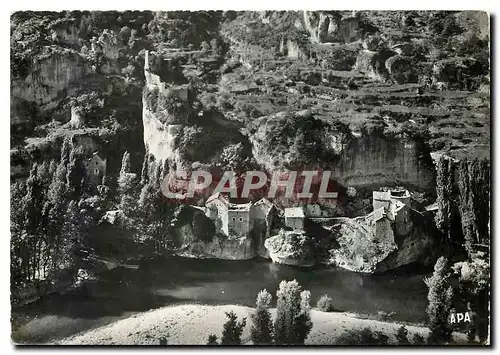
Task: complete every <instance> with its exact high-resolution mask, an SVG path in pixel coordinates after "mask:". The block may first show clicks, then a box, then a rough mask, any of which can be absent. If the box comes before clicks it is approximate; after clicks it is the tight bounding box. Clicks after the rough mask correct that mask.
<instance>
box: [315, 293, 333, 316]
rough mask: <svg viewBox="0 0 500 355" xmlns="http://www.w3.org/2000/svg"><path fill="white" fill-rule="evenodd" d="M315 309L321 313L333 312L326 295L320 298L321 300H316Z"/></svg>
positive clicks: (331, 304)
mask: <svg viewBox="0 0 500 355" xmlns="http://www.w3.org/2000/svg"><path fill="white" fill-rule="evenodd" d="M316 307H317V308H318V309H319V310H320V311H323V312H333V311H334V307H333V300H332V298H331V297H330V296H328V295H323V296H321V298H320V299H319V300H318V303H317V304H316Z"/></svg>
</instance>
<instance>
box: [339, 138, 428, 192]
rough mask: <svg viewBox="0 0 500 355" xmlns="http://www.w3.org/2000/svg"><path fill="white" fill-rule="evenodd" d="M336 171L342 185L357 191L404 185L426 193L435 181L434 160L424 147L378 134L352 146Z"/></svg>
mask: <svg viewBox="0 0 500 355" xmlns="http://www.w3.org/2000/svg"><path fill="white" fill-rule="evenodd" d="M335 171H336V172H337V173H336V177H337V179H338V181H339V182H340V183H342V184H343V185H345V186H354V187H357V186H370V185H380V186H384V185H394V184H401V185H411V186H414V187H417V188H418V189H421V190H423V191H427V190H429V189H433V186H434V181H435V173H434V167H433V165H432V159H431V157H430V154H429V153H428V152H426V149H425V146H424V145H423V144H422V143H420V142H419V141H418V140H415V139H412V138H405V137H400V138H387V137H383V136H378V135H376V134H373V135H368V136H361V137H359V138H355V139H353V140H352V141H351V142H349V144H348V145H347V146H346V147H345V149H344V150H343V151H342V153H341V159H340V162H339V164H338V165H337V167H336V169H335Z"/></svg>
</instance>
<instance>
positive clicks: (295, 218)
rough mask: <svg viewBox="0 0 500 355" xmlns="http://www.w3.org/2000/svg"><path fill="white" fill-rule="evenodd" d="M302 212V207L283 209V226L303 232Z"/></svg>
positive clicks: (303, 216)
mask: <svg viewBox="0 0 500 355" xmlns="http://www.w3.org/2000/svg"><path fill="white" fill-rule="evenodd" d="M304 219H305V215H304V210H303V208H302V207H290V208H285V225H286V226H287V227H288V228H291V229H293V230H297V231H302V230H304Z"/></svg>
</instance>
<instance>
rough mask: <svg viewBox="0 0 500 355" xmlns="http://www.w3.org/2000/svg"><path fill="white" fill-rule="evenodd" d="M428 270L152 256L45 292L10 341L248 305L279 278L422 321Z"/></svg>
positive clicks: (349, 306) (340, 302)
mask: <svg viewBox="0 0 500 355" xmlns="http://www.w3.org/2000/svg"><path fill="white" fill-rule="evenodd" d="M427 275H428V272H423V271H418V270H417V271H416V270H415V269H413V270H412V272H408V271H405V270H398V271H397V272H388V273H384V274H381V275H362V274H357V273H353V272H349V271H345V270H342V269H337V268H324V267H317V268H313V269H310V268H298V267H292V266H286V265H278V264H273V263H271V262H269V261H267V260H250V261H224V260H215V259H207V260H197V259H183V258H177V257H176V258H170V259H167V260H156V261H154V262H148V263H147V264H144V265H141V267H140V268H139V269H136V270H133V269H125V268H117V269H114V270H111V271H108V272H106V273H103V274H100V275H99V281H96V282H93V283H89V284H87V285H85V286H84V287H82V288H80V289H78V290H76V291H74V292H72V293H70V294H67V295H64V296H60V295H52V296H48V297H46V298H44V299H42V300H40V301H38V302H35V303H32V304H30V305H29V306H26V307H24V308H22V309H16V310H13V312H12V315H13V324H14V326H13V339H14V340H15V341H17V342H29V343H32V342H47V341H51V340H56V339H58V338H62V337H65V336H69V335H72V334H76V333H78V332H81V331H83V330H87V329H91V328H94V327H97V326H101V325H104V324H107V323H109V322H111V321H114V320H117V319H120V318H125V317H128V316H130V315H132V314H134V313H137V312H142V311H147V310H150V309H155V308H159V307H163V306H167V305H172V304H182V303H203V304H214V305H215V304H239V305H245V306H253V305H254V303H255V297H256V295H257V293H258V292H259V291H260V290H262V289H264V288H266V289H267V290H268V291H269V292H270V293H271V294H272V295H273V297H274V296H275V294H276V290H277V288H278V285H279V283H280V282H281V281H282V280H293V279H296V280H297V281H298V282H299V284H300V285H301V286H302V287H303V289H306V290H309V291H311V304H312V306H315V305H316V302H317V300H318V299H319V298H320V297H321V296H322V295H324V294H328V295H329V296H330V297H331V298H332V299H333V302H334V306H335V308H336V309H337V310H338V311H346V312H355V313H362V314H377V312H379V311H383V312H386V313H390V312H395V313H396V314H395V315H394V318H393V319H395V320H400V321H406V322H412V323H420V322H424V320H425V307H426V304H427V288H426V286H425V284H424V282H423V278H424V277H425V276H427ZM273 301H275V300H273ZM274 306H275V305H273V307H274Z"/></svg>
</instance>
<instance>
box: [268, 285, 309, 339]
mask: <svg viewBox="0 0 500 355" xmlns="http://www.w3.org/2000/svg"><path fill="white" fill-rule="evenodd" d="M310 297H311V293H310V292H309V291H302V288H301V287H300V285H299V283H298V282H297V281H296V280H293V281H289V282H288V281H281V283H280V287H279V289H278V291H277V292H276V298H277V307H276V308H277V313H276V321H275V323H274V337H275V340H276V343H277V344H304V341H305V340H306V338H307V336H308V335H309V333H310V332H311V329H312V322H311V316H310V314H309V311H310V306H309V300H310Z"/></svg>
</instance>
